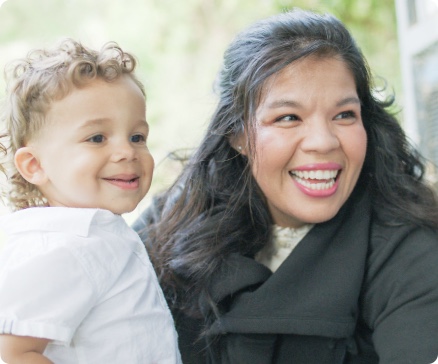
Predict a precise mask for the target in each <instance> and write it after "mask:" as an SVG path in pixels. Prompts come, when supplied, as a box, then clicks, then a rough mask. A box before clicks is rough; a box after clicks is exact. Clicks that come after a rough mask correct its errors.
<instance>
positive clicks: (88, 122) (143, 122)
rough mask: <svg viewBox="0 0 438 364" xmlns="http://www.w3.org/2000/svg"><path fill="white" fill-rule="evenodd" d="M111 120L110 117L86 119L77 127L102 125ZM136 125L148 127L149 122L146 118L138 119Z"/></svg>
mask: <svg viewBox="0 0 438 364" xmlns="http://www.w3.org/2000/svg"><path fill="white" fill-rule="evenodd" d="M111 122H112V120H111V119H110V118H97V119H87V120H85V121H83V122H82V124H81V125H80V126H79V129H88V128H92V127H96V126H102V125H105V124H109V123H111ZM136 126H145V127H146V128H147V129H149V123H148V122H147V121H146V119H139V120H138V121H137V125H136Z"/></svg>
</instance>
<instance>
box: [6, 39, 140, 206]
mask: <svg viewBox="0 0 438 364" xmlns="http://www.w3.org/2000/svg"><path fill="white" fill-rule="evenodd" d="M135 67H136V60H135V58H134V56H133V55H132V54H130V53H126V52H124V51H123V50H122V49H121V48H120V47H119V46H118V44H117V43H115V42H109V43H106V44H105V45H104V46H103V47H102V49H101V50H100V51H94V50H92V49H89V48H87V47H84V46H83V45H82V44H81V43H79V42H77V41H75V40H73V39H65V40H63V41H62V42H60V43H59V44H58V45H57V46H56V47H54V48H52V49H36V50H33V51H31V52H29V53H28V55H27V57H26V58H24V59H18V60H16V61H13V62H11V63H10V64H8V65H7V66H6V68H5V80H6V84H7V86H6V98H5V100H4V105H3V110H2V113H1V119H0V123H4V125H5V127H6V131H5V132H4V133H3V134H2V135H0V138H1V139H5V140H6V142H7V144H6V143H0V153H2V154H3V155H4V163H3V164H0V171H2V172H3V173H5V174H6V173H7V175H8V176H9V182H10V189H9V191H7V193H6V197H7V199H8V200H9V203H10V205H11V208H12V209H13V210H21V209H25V208H28V207H36V206H46V205H47V201H46V200H45V198H44V197H43V196H42V194H41V193H40V191H39V190H38V189H37V188H36V186H35V185H33V184H31V183H29V182H27V181H26V180H25V179H24V178H23V177H22V176H21V175H20V173H19V172H18V170H17V169H16V168H15V165H14V163H13V158H14V155H15V152H16V151H17V150H18V149H19V148H21V147H23V146H25V145H26V143H27V142H28V141H29V140H31V139H32V138H33V137H35V136H36V135H37V134H38V132H39V131H40V130H41V128H42V126H43V125H44V123H45V116H46V113H47V112H48V110H49V108H50V105H51V103H52V102H53V101H56V100H60V99H62V98H64V97H65V96H67V94H68V93H69V92H70V91H71V90H72V89H73V88H77V87H82V86H84V85H86V84H87V83H89V82H90V81H92V80H94V79H96V78H99V79H103V80H105V81H107V82H111V81H114V80H116V79H117V78H118V77H120V76H121V75H124V74H127V75H129V76H130V77H131V78H132V79H133V80H134V82H135V83H136V84H137V85H138V87H139V88H140V90H141V92H142V93H143V95H144V96H145V90H144V86H143V84H142V83H141V82H140V81H139V80H138V79H137V78H136V76H135V75H134V73H133V72H134V69H135Z"/></svg>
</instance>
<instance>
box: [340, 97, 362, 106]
mask: <svg viewBox="0 0 438 364" xmlns="http://www.w3.org/2000/svg"><path fill="white" fill-rule="evenodd" d="M348 104H359V105H360V100H359V98H358V97H356V96H352V97H346V98H345V99H342V100H341V101H339V102H338V103H337V104H336V106H345V105H348Z"/></svg>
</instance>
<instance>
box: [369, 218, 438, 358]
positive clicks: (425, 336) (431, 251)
mask: <svg viewBox="0 0 438 364" xmlns="http://www.w3.org/2000/svg"><path fill="white" fill-rule="evenodd" d="M363 292H364V294H363V296H362V300H361V305H362V309H361V311H362V313H361V315H362V317H363V319H364V321H365V322H366V323H367V325H368V326H369V328H370V329H371V331H372V332H373V333H372V341H373V344H374V348H375V350H376V353H377V354H378V356H379V363H381V364H392V363H394V364H404V363H406V364H407V363H415V364H421V363H424V364H429V363H433V362H435V360H436V359H437V356H438V235H437V233H436V232H434V231H432V230H428V229H425V228H413V227H409V226H403V227H398V228H395V227H392V228H391V227H382V226H378V227H377V228H375V229H374V231H373V232H372V238H371V246H370V253H369V256H368V268H367V274H366V279H365V282H364V287H363Z"/></svg>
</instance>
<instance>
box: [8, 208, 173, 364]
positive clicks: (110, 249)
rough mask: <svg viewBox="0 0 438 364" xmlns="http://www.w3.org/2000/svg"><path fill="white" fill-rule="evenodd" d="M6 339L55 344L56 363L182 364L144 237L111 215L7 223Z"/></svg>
mask: <svg viewBox="0 0 438 364" xmlns="http://www.w3.org/2000/svg"><path fill="white" fill-rule="evenodd" d="M0 228H1V229H3V230H4V231H5V232H6V234H7V237H8V243H7V244H6V246H5V247H4V249H3V250H2V252H1V255H0V333H4V334H14V335H26V336H34V337H43V338H48V339H51V340H53V341H52V342H51V343H50V344H49V345H48V346H47V348H46V350H45V352H44V355H45V356H47V357H48V358H49V359H51V360H52V361H53V362H55V363H62V364H70V363H71V364H73V363H90V364H100V363H102V364H110V363H123V364H124V363H129V364H136V363H138V364H145V363H159V364H175V363H180V362H181V359H180V354H179V351H178V345H177V334H176V331H175V328H174V323H173V319H172V317H171V314H170V311H169V309H168V307H167V304H166V301H165V299H164V296H163V293H162V291H161V289H160V287H159V284H158V280H157V278H156V275H155V272H154V270H153V268H152V265H151V263H150V261H149V258H148V255H147V253H146V250H145V248H144V246H143V244H142V242H141V240H140V238H139V237H138V235H137V234H136V233H135V232H134V231H133V230H132V229H131V228H130V227H129V226H128V225H127V224H126V222H125V221H124V219H123V218H122V217H121V216H118V215H114V214H113V213H112V212H110V211H107V210H98V209H80V208H66V207H39V208H29V209H25V210H21V211H18V212H15V213H12V214H9V215H6V216H5V217H2V218H1V219H0Z"/></svg>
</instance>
